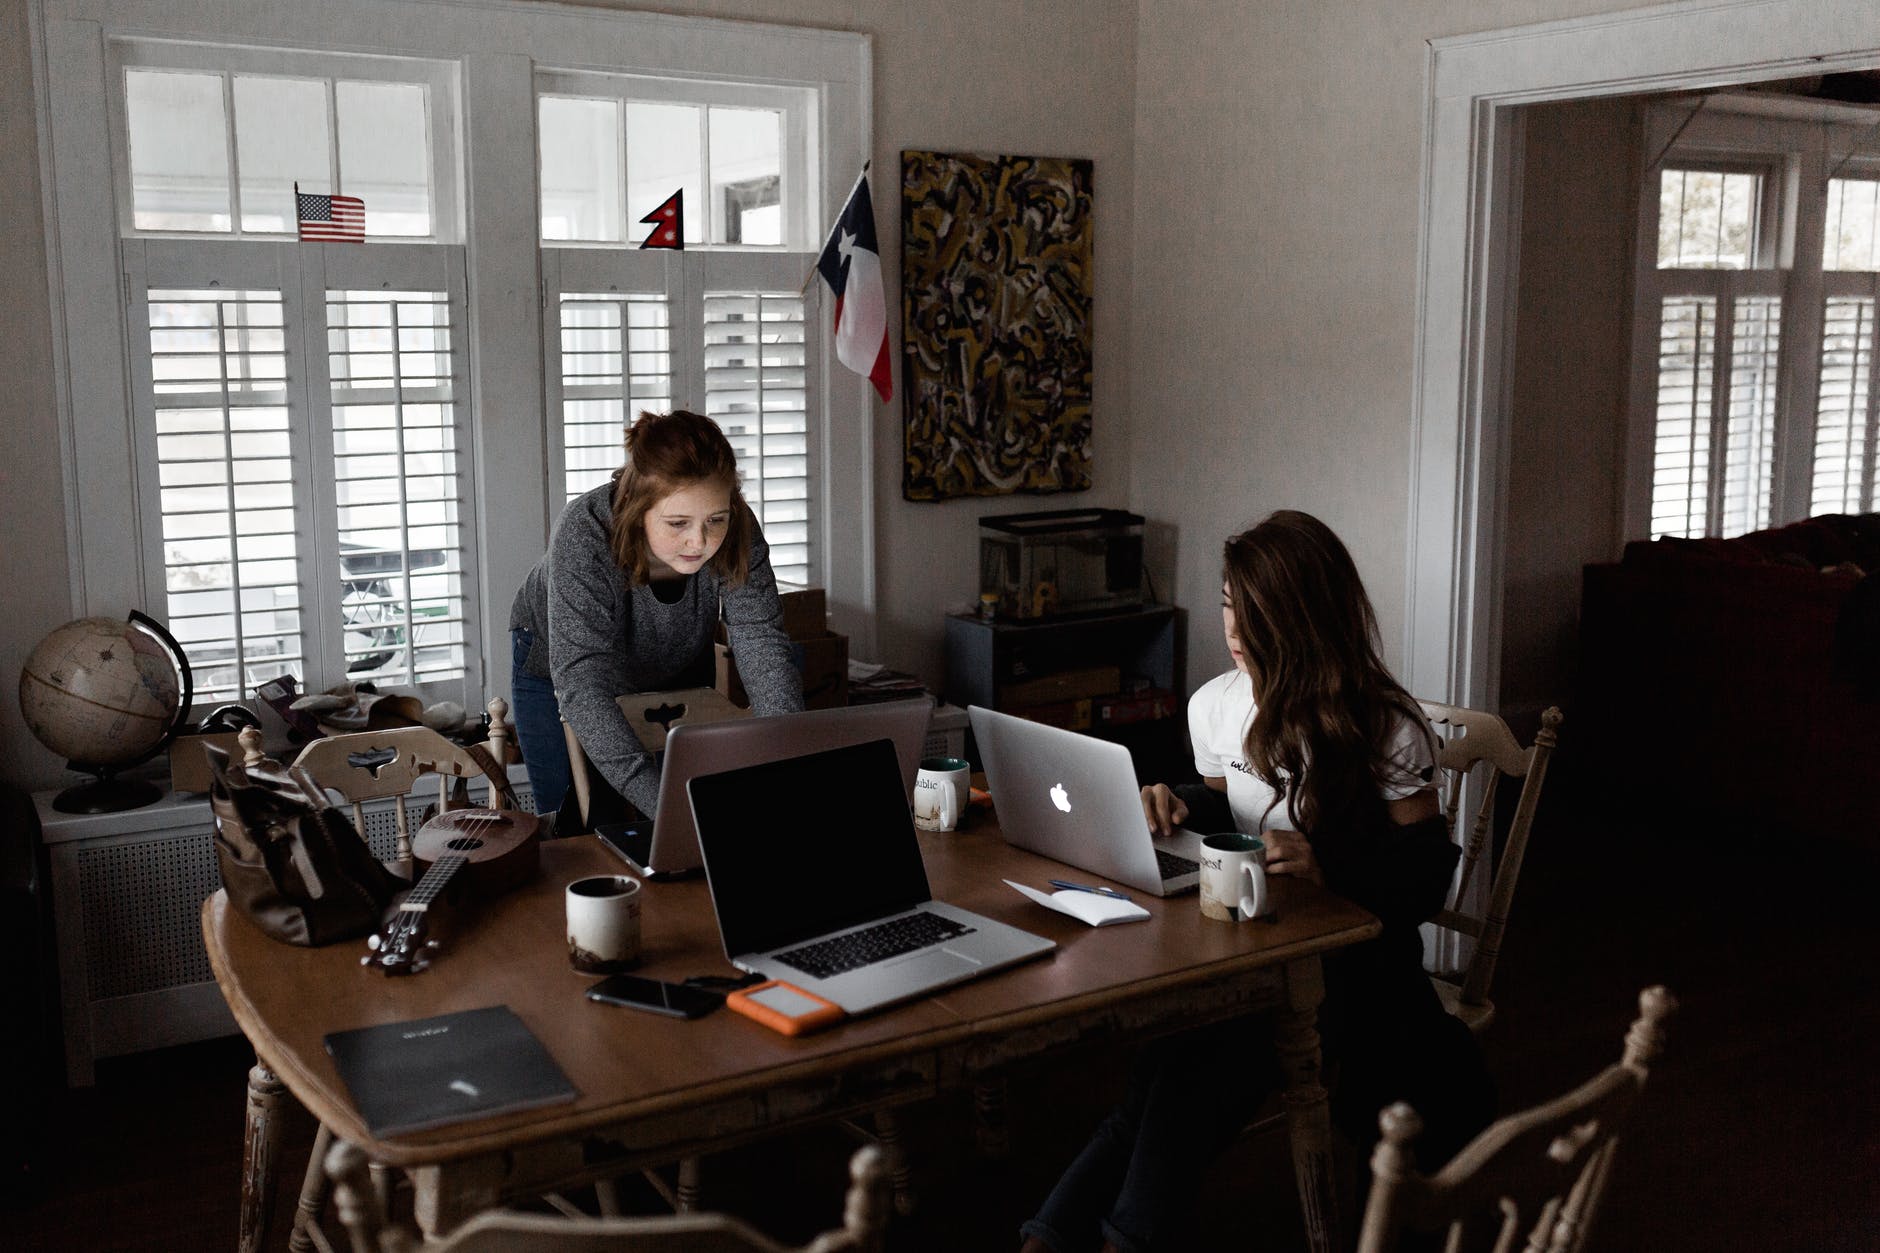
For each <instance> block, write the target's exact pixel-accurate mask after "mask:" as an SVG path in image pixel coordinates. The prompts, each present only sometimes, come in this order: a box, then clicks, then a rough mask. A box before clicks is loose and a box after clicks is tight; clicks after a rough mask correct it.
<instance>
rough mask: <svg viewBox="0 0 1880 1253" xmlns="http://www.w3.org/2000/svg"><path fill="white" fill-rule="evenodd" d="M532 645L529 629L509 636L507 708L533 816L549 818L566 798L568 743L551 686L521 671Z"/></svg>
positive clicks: (533, 640) (543, 680) (519, 630)
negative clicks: (519, 749)
mask: <svg viewBox="0 0 1880 1253" xmlns="http://www.w3.org/2000/svg"><path fill="white" fill-rule="evenodd" d="M534 645H535V632H533V631H531V630H529V628H527V627H516V628H515V629H513V630H511V631H510V632H509V708H510V712H511V713H513V714H514V715H515V718H516V742H517V743H518V744H520V745H522V761H523V765H524V766H526V767H527V768H528V771H529V790H530V791H531V792H533V793H535V812H536V813H538V814H552V813H555V812H556V811H557V810H559V809H560V808H561V798H562V797H564V796H566V795H567V794H568V787H569V778H570V776H569V766H568V741H567V740H565V739H563V738H562V730H561V702H560V701H558V700H556V699H555V685H554V684H553V683H551V682H549V681H548V680H547V679H541V678H537V677H536V676H535V675H532V674H530V673H529V672H528V671H527V670H525V669H523V665H524V664H525V663H526V662H527V661H528V659H529V649H530V648H532V647H533V646H534Z"/></svg>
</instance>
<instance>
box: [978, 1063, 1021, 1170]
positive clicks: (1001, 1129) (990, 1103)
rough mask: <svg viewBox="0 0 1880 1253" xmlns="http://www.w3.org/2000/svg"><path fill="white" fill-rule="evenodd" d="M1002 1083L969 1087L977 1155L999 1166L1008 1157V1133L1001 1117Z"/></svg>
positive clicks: (992, 1082)
mask: <svg viewBox="0 0 1880 1253" xmlns="http://www.w3.org/2000/svg"><path fill="white" fill-rule="evenodd" d="M1005 1095H1006V1090H1005V1079H1004V1078H1003V1077H1000V1078H997V1079H988V1080H986V1081H985V1082H983V1083H975V1084H974V1085H973V1135H974V1137H975V1138H976V1139H977V1140H978V1143H979V1152H980V1153H981V1155H983V1156H985V1157H987V1158H989V1159H991V1160H992V1161H995V1162H1002V1161H1004V1160H1005V1159H1006V1158H1008V1157H1010V1156H1011V1154H1012V1136H1011V1129H1010V1127H1009V1126H1008V1124H1007V1122H1006V1116H1005Z"/></svg>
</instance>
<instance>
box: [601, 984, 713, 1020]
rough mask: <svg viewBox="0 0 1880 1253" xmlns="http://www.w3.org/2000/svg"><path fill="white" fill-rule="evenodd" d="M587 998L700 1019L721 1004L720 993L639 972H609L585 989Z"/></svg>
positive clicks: (656, 1012)
mask: <svg viewBox="0 0 1880 1253" xmlns="http://www.w3.org/2000/svg"><path fill="white" fill-rule="evenodd" d="M587 995H588V999H589V1000H590V1001H600V1002H601V1003H602V1004H605V1005H625V1006H627V1007H628V1008H630V1009H645V1010H651V1011H652V1012H653V1013H655V1014H668V1015H671V1016H672V1017H674V1018H703V1017H704V1016H705V1015H706V1014H709V1013H711V1012H712V1011H713V1010H714V1009H717V1008H718V1007H719V1006H720V1005H723V1004H724V1003H725V997H724V993H722V992H713V991H709V990H708V989H705V988H690V987H687V986H686V985H685V984H683V983H666V982H663V981H662V980H659V979H647V978H644V977H643V976H640V975H609V976H608V977H607V978H605V979H602V980H601V981H600V982H599V983H597V984H595V985H594V986H593V987H591V988H589V989H588V990H587Z"/></svg>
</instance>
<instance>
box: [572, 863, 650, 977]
mask: <svg viewBox="0 0 1880 1253" xmlns="http://www.w3.org/2000/svg"><path fill="white" fill-rule="evenodd" d="M567 898H568V963H569V964H570V965H572V966H573V967H574V968H575V969H576V970H579V971H581V972H582V973H584V974H596V975H605V974H615V973H618V972H619V971H622V970H625V969H627V968H628V967H629V966H632V965H633V964H634V963H635V962H637V961H639V960H640V881H639V880H638V879H635V878H633V877H631V876H629V875H623V874H602V875H591V876H589V877H588V878H585V879H576V880H575V881H574V882H573V883H570V884H569V885H568V891H567Z"/></svg>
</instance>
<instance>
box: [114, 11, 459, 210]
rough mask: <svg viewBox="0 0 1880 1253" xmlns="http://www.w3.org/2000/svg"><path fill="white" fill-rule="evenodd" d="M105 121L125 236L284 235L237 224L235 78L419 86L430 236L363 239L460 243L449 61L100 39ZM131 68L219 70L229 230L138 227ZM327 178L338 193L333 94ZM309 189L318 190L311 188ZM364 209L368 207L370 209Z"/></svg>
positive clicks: (454, 92) (453, 91)
mask: <svg viewBox="0 0 1880 1253" xmlns="http://www.w3.org/2000/svg"><path fill="white" fill-rule="evenodd" d="M105 59H106V76H105V83H106V85H107V91H108V97H107V120H108V121H109V123H110V126H111V146H112V150H113V152H112V164H113V167H114V169H113V174H114V179H113V182H114V187H115V190H116V194H117V205H118V214H119V219H120V231H121V233H122V235H123V236H124V237H125V238H127V239H128V238H156V239H201V240H218V239H220V240H288V241H292V240H293V239H294V234H293V233H292V232H287V231H244V230H243V229H242V225H241V175H240V166H239V163H238V161H237V159H236V155H235V152H236V139H235V113H234V97H233V91H232V85H233V80H234V78H235V76H237V75H256V76H260V77H266V78H292V79H298V80H300V81H302V82H321V83H333V82H337V81H340V80H345V81H348V82H380V83H403V84H413V85H417V86H422V87H424V88H425V125H426V131H427V133H428V134H429V137H430V140H431V145H430V147H431V152H430V167H431V170H430V172H431V233H430V234H429V235H397V236H378V237H373V236H368V237H367V238H368V239H371V240H373V242H378V241H379V240H383V241H384V242H387V243H461V242H463V216H462V202H463V190H462V188H461V186H460V185H459V184H460V182H461V180H460V179H459V177H458V171H459V170H460V169H461V168H462V163H461V161H460V160H459V159H458V115H459V112H460V110H459V107H458V101H457V82H456V75H455V74H454V73H453V72H452V67H451V66H450V64H449V63H447V62H443V61H433V60H422V59H418V58H411V57H385V56H374V55H371V54H367V53H349V52H337V51H324V50H323V51H317V52H302V51H296V50H291V49H281V48H238V47H224V46H218V45H215V44H200V43H173V42H156V41H151V40H142V39H113V40H110V41H108V42H107V43H106V44H105ZM131 70H152V71H156V72H158V73H163V72H173V73H194V74H217V75H220V76H221V78H222V81H223V89H222V107H223V118H222V126H223V132H224V134H223V142H224V144H225V145H226V147H225V151H226V152H227V153H228V159H229V165H228V169H229V212H230V217H231V219H232V222H231V229H230V230H227V231H152V230H140V229H139V228H138V226H137V222H136V205H135V203H134V201H133V197H132V194H131V168H130V148H131V145H130V137H129V135H128V134H126V133H125V127H126V118H127V116H128V114H127V113H126V111H125V107H124V106H125V100H124V97H125V76H126V74H128V73H129V72H130V71H131ZM327 137H328V140H329V143H330V145H331V148H330V151H329V152H328V154H327V164H328V176H329V177H330V178H331V179H332V180H333V182H332V190H333V191H334V192H336V193H344V192H345V191H346V188H345V187H344V186H342V185H341V184H340V182H339V173H340V165H339V161H340V154H339V128H338V121H337V116H336V113H335V109H334V103H333V96H332V93H331V90H330V89H329V91H328V95H327ZM309 190H319V189H318V188H310V189H309ZM368 208H369V207H368Z"/></svg>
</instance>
